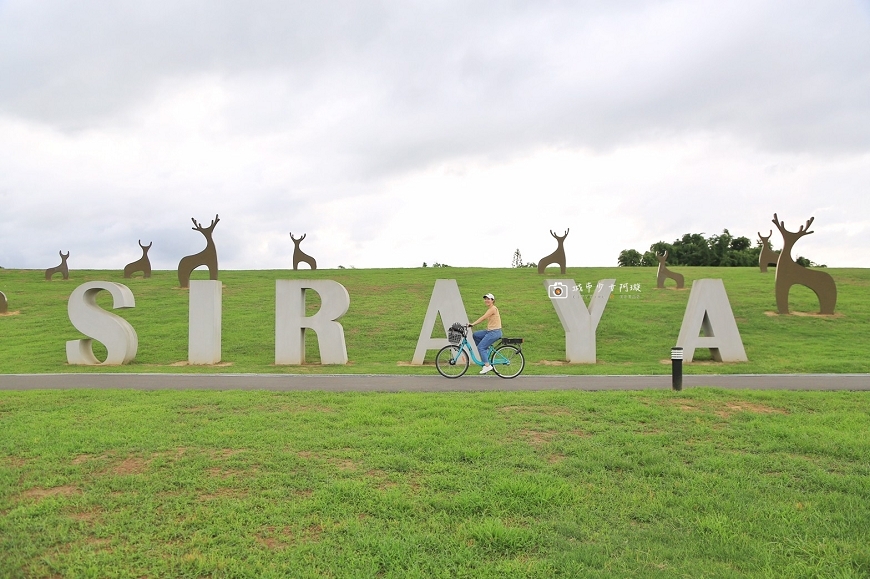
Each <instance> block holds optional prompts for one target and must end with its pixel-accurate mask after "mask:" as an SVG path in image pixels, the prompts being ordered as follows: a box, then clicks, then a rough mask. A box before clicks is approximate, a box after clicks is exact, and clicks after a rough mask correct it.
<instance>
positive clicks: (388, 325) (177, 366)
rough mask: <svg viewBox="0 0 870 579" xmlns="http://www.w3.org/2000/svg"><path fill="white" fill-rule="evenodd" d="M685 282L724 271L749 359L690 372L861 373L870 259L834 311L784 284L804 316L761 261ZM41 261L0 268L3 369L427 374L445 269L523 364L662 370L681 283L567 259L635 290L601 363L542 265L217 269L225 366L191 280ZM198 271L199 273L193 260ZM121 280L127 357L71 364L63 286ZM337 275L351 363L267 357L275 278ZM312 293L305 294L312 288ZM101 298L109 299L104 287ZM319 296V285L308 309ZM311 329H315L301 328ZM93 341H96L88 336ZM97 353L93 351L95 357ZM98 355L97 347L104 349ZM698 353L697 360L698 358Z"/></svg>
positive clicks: (608, 320) (681, 304)
mask: <svg viewBox="0 0 870 579" xmlns="http://www.w3.org/2000/svg"><path fill="white" fill-rule="evenodd" d="M676 269H678V270H679V271H680V272H681V273H683V274H685V276H686V281H687V286H689V285H690V283H691V281H692V280H693V279H699V278H702V277H707V278H722V279H723V280H724V283H725V288H726V291H727V292H728V295H729V299H730V301H731V305H732V308H733V310H734V315H735V317H736V319H737V324H738V327H739V329H740V332H741V336H742V338H743V342H744V345H745V347H746V353H747V355H748V357H749V362H748V363H740V364H717V363H712V362H710V360H709V353H708V352H706V351H700V350H699V351H698V362H697V363H694V364H691V365H688V366H687V368H686V372H687V373H782V372H786V373H788V372H840V373H842V372H866V371H867V370H868V364H867V362H866V353H867V347H866V344H868V343H870V324H868V322H870V297H868V296H870V294H868V291H867V289H868V286H870V270H864V269H831V270H829V272H830V273H831V274H832V275H833V276H834V279H835V280H836V282H837V284H838V288H839V300H838V302H837V313H836V315H835V316H833V317H831V316H828V317H819V316H815V315H806V314H808V313H809V314H811V313H812V312H816V311H818V304H817V302H816V301H815V296H814V294H812V292H811V291H810V290H809V289H807V288H804V287H802V286H798V287H795V288H794V289H793V290H792V308H793V310H794V311H796V312H799V313H803V314H804V315H790V316H779V315H776V314H775V313H774V312H775V311H776V304H775V300H774V294H773V290H774V274H773V273H768V274H762V273H759V272H758V270H757V268H689V267H685V268H676ZM42 277H43V275H42V272H39V271H32V270H29V271H28V270H5V269H4V270H0V290H2V291H4V292H5V293H6V295H7V296H8V298H9V302H10V311H12V312H18V313H17V314H15V315H6V316H0V373H41V372H81V371H87V372H92V371H112V372H118V371H127V372H258V373H262V372H291V373H298V372H329V373H334V372H353V373H424V374H430V373H434V371H435V370H434V368H433V367H432V366H431V361H432V359H433V357H434V352H430V354H429V356H428V358H427V366H425V367H423V368H415V367H409V366H408V365H407V364H408V363H409V362H410V361H411V358H412V356H413V352H414V348H415V346H416V343H417V338H418V336H419V332H420V328H421V327H422V323H423V319H424V316H425V313H426V308H427V306H428V303H429V297H430V295H431V292H432V287H433V286H434V284H435V280H436V279H438V278H454V279H456V280H457V282H458V284H459V289H460V291H461V292H462V295H463V299H464V301H465V306H466V310H467V311H468V314H469V316H470V317H472V318H474V317H477V316H478V315H480V314H481V313H482V312H483V303H482V300H481V299H480V296H482V295H483V293H485V292H488V291H491V292H493V293H495V294H496V296H497V297H498V301H497V303H498V305H499V308H500V310H501V313H502V319H503V321H504V325H505V332H506V334H507V335H511V336H522V337H524V338H525V339H526V344H525V345H524V347H523V351H524V353H525V354H526V358H527V361H528V364H527V366H526V373H527V374H545V373H570V374H661V373H667V372H669V366H668V365H667V364H666V363H663V362H666V359H667V358H668V357H669V354H670V348H671V347H672V346H673V345H674V344H675V343H676V340H677V336H678V334H679V330H680V324H681V322H682V318H683V314H684V313H685V308H686V304H687V302H688V297H689V290H688V289H686V290H681V291H678V290H675V289H664V290H658V289H656V288H655V269H654V268H577V269H569V271H568V274H567V276H566V277H569V278H573V279H574V280H575V281H576V282H577V283H578V284H584V285H585V284H587V283H591V284H595V283H596V282H597V281H598V280H599V279H605V278H616V280H617V283H618V284H620V283H626V284H632V285H634V284H639V286H640V291H639V292H638V291H634V292H629V291H622V292H620V291H619V289H618V288H617V291H616V292H615V294H614V296H613V298H612V299H611V300H610V301H609V302H608V306H607V309H606V310H605V312H604V316H603V318H602V319H601V323H600V324H599V327H598V333H597V338H598V360H599V362H598V363H597V364H571V365H567V364H565V363H564V358H565V342H564V333H563V331H562V329H561V325H560V324H559V320H558V318H557V317H556V313H555V311H554V309H553V307H552V305H551V304H550V302H549V300H548V299H547V297H546V289H545V287H544V285H543V279H544V276H540V275H538V274H537V273H536V272H535V271H534V270H530V269H480V268H447V269H441V268H438V269H434V268H426V269H423V268H419V269H383V270H318V271H314V272H311V271H308V270H306V271H298V272H293V271H226V272H221V274H220V277H221V280H222V282H223V283H224V286H225V287H224V298H223V363H222V364H221V365H219V366H206V367H188V366H185V365H184V362H185V360H187V301H188V293H187V290H181V289H178V288H177V287H176V286H177V285H178V280H177V278H176V275H175V272H174V271H170V272H166V271H161V272H155V273H154V277H152V278H151V279H148V280H146V279H142V278H134V279H131V280H124V279H123V277H122V276H121V273H120V272H118V271H91V270H88V271H74V272H73V273H72V276H71V279H70V280H69V281H66V282H63V281H60V280H59V279H56V280H55V281H53V282H46V281H44V280H43V279H42ZM194 278H195V279H205V278H207V272H205V271H197V272H195V275H194ZM97 279H99V280H107V281H117V282H121V283H125V284H127V285H128V287H130V289H131V290H132V291H133V294H134V295H135V297H136V308H135V309H132V310H115V313H118V314H119V315H121V316H122V317H124V318H126V319H127V320H128V321H130V323H131V324H132V325H133V327H134V328H135V329H136V331H137V333H138V335H139V351H138V355H137V356H136V359H135V361H134V362H133V363H132V364H129V365H127V366H123V367H120V368H119V367H112V368H95V367H70V366H68V365H67V364H66V353H65V346H64V344H65V342H66V341H67V340H72V339H77V338H81V337H83V336H82V335H81V334H80V333H79V332H78V331H76V330H75V328H73V327H72V325H71V324H70V322H69V319H68V317H67V313H66V304H67V300H68V298H69V295H70V293H71V292H72V290H73V289H74V288H75V287H77V286H78V285H79V284H81V283H84V282H85V281H90V280H97ZM276 279H333V280H336V281H338V282H340V283H341V284H343V285H344V286H345V287H346V288H347V290H348V292H349V293H350V298H351V304H350V310H349V311H348V313H347V314H346V315H345V316H344V317H343V318H342V320H341V323H342V324H343V326H344V329H345V335H346V340H347V349H348V356H349V358H350V363H349V364H348V365H347V366H326V367H324V366H320V365H319V364H318V363H317V362H318V361H319V356H318V351H317V344H316V340H315V339H314V337H313V336H311V337H309V338H308V340H307V361H308V362H309V363H307V364H306V365H304V366H301V367H300V366H275V365H274V348H275V345H274V344H275V336H274V332H275V329H274V328H275V319H274V318H275V280H276ZM309 294H312V292H309ZM101 296H102V298H101V303H102V304H105V305H104V307H106V308H110V305H109V300H108V298H109V296H108V294H107V292H102V294H101ZM316 307H318V299H317V297H316V294H314V295H313V297H312V300H311V304H310V307H309V309H310V310H311V311H312V312H313V311H314V308H316ZM309 334H311V332H309ZM95 349H96V350H99V349H100V347H99V345H98V347H97V348H95ZM100 355H101V354H100V353H98V357H99V356H100ZM102 355H103V356H104V354H102ZM705 357H706V360H705Z"/></svg>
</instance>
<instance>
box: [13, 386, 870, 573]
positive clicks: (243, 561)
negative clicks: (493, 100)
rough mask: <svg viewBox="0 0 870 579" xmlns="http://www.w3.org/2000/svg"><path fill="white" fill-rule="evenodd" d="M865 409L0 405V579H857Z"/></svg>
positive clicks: (460, 402)
mask: <svg viewBox="0 0 870 579" xmlns="http://www.w3.org/2000/svg"><path fill="white" fill-rule="evenodd" d="M868 416H870V397H868V395H867V394H866V393H854V392H851V393H850V392H837V393H818V392H725V391H716V390H703V389H695V390H691V391H688V392H683V393H674V392H668V391H647V392H607V393H602V392H598V393H588V392H531V393H505V392H491V393H475V394H460V393H446V394H412V393H403V394H348V393H345V394H328V393H271V392H241V391H236V392H220V393H217V392H167V391H159V392H133V391H67V392H58V391H35V392H2V393H0V431H2V436H0V576H2V577H10V578H18V577H61V576H63V577H100V578H102V577H258V578H260V577H348V578H365V577H396V578H399V577H401V578H406V577H419V578H427V579H428V578H432V577H475V578H477V577H494V578H496V577H497V578H502V577H530V578H531V577H539V578H550V577H591V578H596V577H600V578H610V577H650V578H663V579H664V578H667V579H670V578H672V577H789V578H803V577H806V578H810V577H812V578H826V579H827V578H841V579H847V578H858V577H868V576H870V484H868V480H870V467H868V465H870V439H868V437H867V432H868V431H870V419H868Z"/></svg>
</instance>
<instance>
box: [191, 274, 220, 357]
mask: <svg viewBox="0 0 870 579" xmlns="http://www.w3.org/2000/svg"><path fill="white" fill-rule="evenodd" d="M222 292H223V284H222V283H221V282H220V281H219V280H211V279H202V280H193V281H191V282H190V305H189V306H188V327H187V362H188V364H217V363H218V362H220V361H221V315H222V312H221V300H222V296H223V293H222Z"/></svg>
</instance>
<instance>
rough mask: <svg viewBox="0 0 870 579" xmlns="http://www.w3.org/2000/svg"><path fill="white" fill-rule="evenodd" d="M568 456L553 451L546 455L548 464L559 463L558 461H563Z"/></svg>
mask: <svg viewBox="0 0 870 579" xmlns="http://www.w3.org/2000/svg"><path fill="white" fill-rule="evenodd" d="M566 458H568V457H567V456H565V455H564V454H559V453H558V452H554V453H553V454H551V455H550V456H548V457H547V462H549V463H550V464H559V463H560V462H564V461H565V459H566Z"/></svg>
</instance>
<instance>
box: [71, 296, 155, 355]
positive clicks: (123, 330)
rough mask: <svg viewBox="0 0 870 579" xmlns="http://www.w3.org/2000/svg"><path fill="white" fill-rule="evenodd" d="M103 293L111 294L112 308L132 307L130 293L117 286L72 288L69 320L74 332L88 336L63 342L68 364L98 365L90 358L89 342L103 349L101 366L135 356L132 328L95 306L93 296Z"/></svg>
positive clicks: (137, 344) (91, 350) (133, 301)
mask: <svg viewBox="0 0 870 579" xmlns="http://www.w3.org/2000/svg"><path fill="white" fill-rule="evenodd" d="M103 290H106V291H107V292H109V293H110V294H112V300H113V302H112V307H113V308H114V309H118V308H133V307H136V300H135V299H133V292H131V291H130V288H128V287H127V286H125V285H123V284H120V283H115V282H111V281H89V282H87V283H83V284H82V285H80V286H79V287H77V288H76V289H74V290H73V293H72V294H70V296H69V302H68V304H67V312H68V313H69V321H70V322H72V325H73V326H74V327H75V329H77V330H78V331H80V332H81V333H83V334H84V335H86V336H88V339H86V340H70V341H69V342H67V343H66V360H67V362H68V363H69V364H78V365H84V366H94V365H97V364H100V362H99V361H98V360H97V358H96V357H95V356H94V350H93V340H97V341H98V342H101V343H102V344H103V345H104V346H106V351H107V353H108V355H107V356H106V361H105V362H103V364H104V365H107V366H108V365H118V364H126V363H127V362H130V361H131V360H133V358H135V357H136V350H137V348H138V347H139V338H138V337H137V336H136V330H134V329H133V326H131V325H130V324H129V323H128V322H127V320H125V319H124V318H121V317H120V316H116V315H115V314H113V313H111V312H107V311H106V310H104V309H103V308H101V307H100V306H98V305H97V301H96V299H97V294H98V293H100V292H101V291H103Z"/></svg>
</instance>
